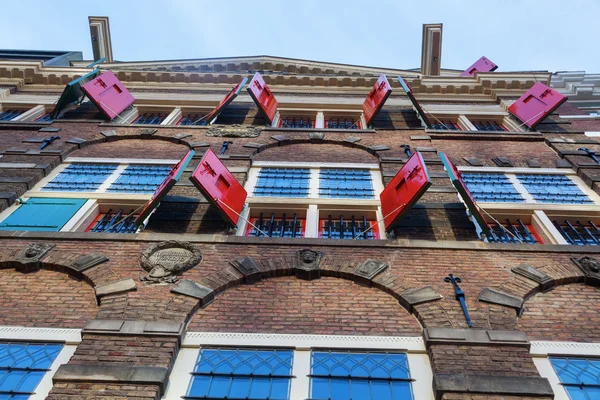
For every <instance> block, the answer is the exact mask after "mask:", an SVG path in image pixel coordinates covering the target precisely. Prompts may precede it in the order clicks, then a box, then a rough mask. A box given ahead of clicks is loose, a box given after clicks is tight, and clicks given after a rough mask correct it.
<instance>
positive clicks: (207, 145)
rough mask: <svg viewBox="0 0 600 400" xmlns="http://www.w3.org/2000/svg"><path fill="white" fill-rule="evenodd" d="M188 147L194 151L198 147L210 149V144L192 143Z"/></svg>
mask: <svg viewBox="0 0 600 400" xmlns="http://www.w3.org/2000/svg"><path fill="white" fill-rule="evenodd" d="M190 146H191V147H192V148H194V149H196V148H198V147H210V143H208V142H192V143H190Z"/></svg>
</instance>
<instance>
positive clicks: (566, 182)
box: [517, 174, 594, 204]
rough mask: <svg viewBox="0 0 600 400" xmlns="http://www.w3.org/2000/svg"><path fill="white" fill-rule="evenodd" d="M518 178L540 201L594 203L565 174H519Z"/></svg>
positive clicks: (536, 199)
mask: <svg viewBox="0 0 600 400" xmlns="http://www.w3.org/2000/svg"><path fill="white" fill-rule="evenodd" d="M517 179H519V181H520V182H521V183H522V184H523V186H525V189H527V191H528V192H529V193H530V194H531V195H532V196H533V198H534V199H535V201H536V202H538V203H558V204H594V202H593V201H592V200H591V199H590V198H589V197H588V196H587V195H586V194H585V193H583V192H582V191H581V189H580V188H579V187H578V186H577V185H576V184H575V182H573V181H572V180H571V179H569V177H568V176H565V175H535V174H528V175H525V174H523V175H517Z"/></svg>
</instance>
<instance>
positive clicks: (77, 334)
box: [0, 326, 81, 400]
mask: <svg viewBox="0 0 600 400" xmlns="http://www.w3.org/2000/svg"><path fill="white" fill-rule="evenodd" d="M0 341H2V342H26V343H60V344H62V345H63V348H62V350H61V351H60V353H58V356H57V357H56V359H55V360H54V362H53V363H52V365H51V366H50V370H49V371H48V372H46V373H45V374H44V377H43V378H42V379H41V380H40V383H39V384H38V385H37V387H36V388H35V394H32V395H31V396H30V397H29V400H44V399H45V398H46V396H48V393H50V390H51V389H52V377H53V376H54V374H55V373H56V370H57V369H58V367H60V366H61V365H62V364H66V363H67V362H69V360H70V359H71V357H72V356H73V354H74V353H75V350H76V349H77V345H79V343H81V329H63V328H30V327H22V326H0Z"/></svg>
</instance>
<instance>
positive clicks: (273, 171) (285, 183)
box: [254, 168, 310, 197]
mask: <svg viewBox="0 0 600 400" xmlns="http://www.w3.org/2000/svg"><path fill="white" fill-rule="evenodd" d="M309 179H310V170H309V169H308V168H261V170H260V172H259V174H258V182H257V183H256V187H255V188H254V196H275V197H307V196H308V182H309Z"/></svg>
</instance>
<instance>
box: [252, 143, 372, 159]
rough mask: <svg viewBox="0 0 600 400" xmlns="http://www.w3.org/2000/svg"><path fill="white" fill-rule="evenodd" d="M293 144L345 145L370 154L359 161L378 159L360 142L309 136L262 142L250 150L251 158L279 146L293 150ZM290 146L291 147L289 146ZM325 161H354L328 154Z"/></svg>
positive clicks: (260, 155)
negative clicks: (339, 158) (259, 145)
mask: <svg viewBox="0 0 600 400" xmlns="http://www.w3.org/2000/svg"><path fill="white" fill-rule="evenodd" d="M294 145H312V146H314V149H315V150H317V149H319V146H320V148H321V149H323V147H324V146H323V145H329V146H332V145H334V146H341V147H345V148H346V149H354V150H357V154H359V153H367V154H369V155H371V157H370V158H368V159H367V158H366V157H365V158H364V161H359V162H367V163H368V162H378V161H379V157H380V156H379V154H378V153H377V151H375V150H373V149H372V148H370V147H369V146H365V145H362V144H360V143H352V142H349V141H346V140H333V139H323V140H315V139H310V138H294V139H288V140H283V141H276V142H270V143H268V144H264V145H262V146H261V147H259V148H257V149H255V150H254V151H253V152H252V158H253V159H254V160H259V159H260V158H262V157H263V156H264V154H263V153H265V152H268V151H269V150H276V149H279V148H282V149H281V150H282V151H284V152H288V153H289V151H290V150H293V146H294ZM290 146H291V147H292V148H290ZM278 159H279V160H281V159H284V160H285V159H286V157H283V158H281V157H278ZM287 161H294V160H287ZM302 161H308V162H310V161H312V160H302ZM327 162H356V161H352V160H346V159H344V160H339V161H337V160H335V155H329V156H328V159H327Z"/></svg>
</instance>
